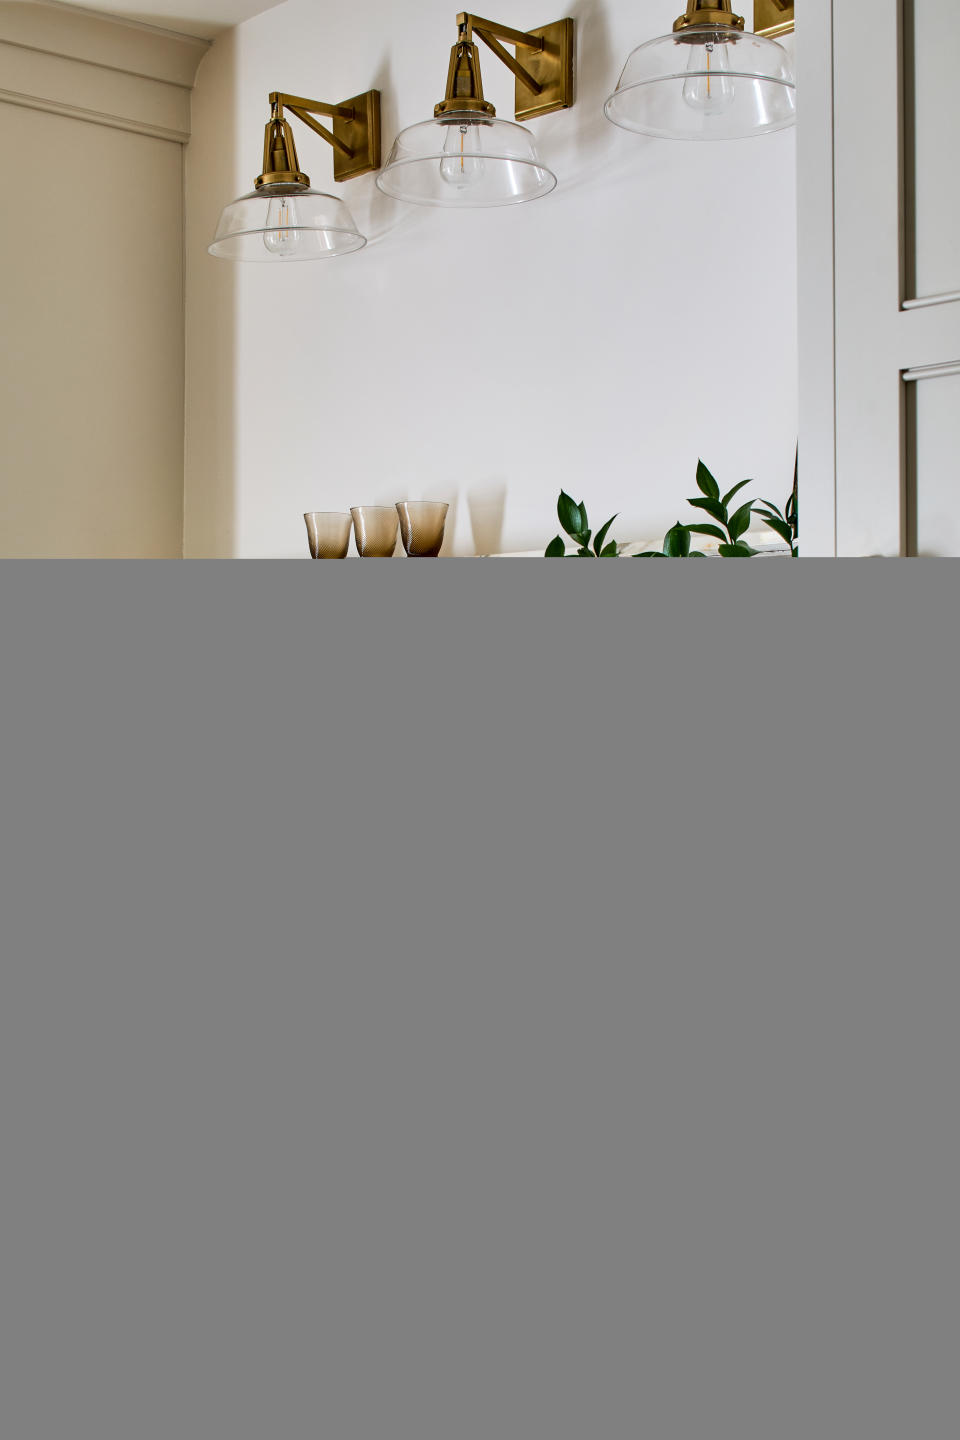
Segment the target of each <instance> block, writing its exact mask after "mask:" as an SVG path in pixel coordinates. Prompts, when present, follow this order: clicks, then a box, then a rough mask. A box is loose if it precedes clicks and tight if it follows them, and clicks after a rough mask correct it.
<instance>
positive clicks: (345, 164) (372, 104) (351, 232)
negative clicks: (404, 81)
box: [208, 90, 380, 260]
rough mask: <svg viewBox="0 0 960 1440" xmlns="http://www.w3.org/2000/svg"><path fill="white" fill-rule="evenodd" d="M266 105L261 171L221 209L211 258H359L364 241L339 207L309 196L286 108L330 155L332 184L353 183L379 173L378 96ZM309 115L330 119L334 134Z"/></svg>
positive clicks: (278, 99)
mask: <svg viewBox="0 0 960 1440" xmlns="http://www.w3.org/2000/svg"><path fill="white" fill-rule="evenodd" d="M269 99H270V119H269V120H268V121H267V125H266V130H265V134H264V140H263V171H262V173H261V174H260V175H258V176H257V178H256V180H255V181H254V188H253V190H252V191H251V192H250V193H249V194H248V195H241V196H240V198H239V200H234V201H232V202H231V203H230V204H229V205H227V206H226V208H225V209H224V211H223V214H222V215H221V216H220V223H219V225H218V226H217V233H216V235H215V236H214V239H213V244H212V245H210V246H209V247H208V248H209V251H210V254H211V255H215V256H217V257H218V258H219V259H224V260H324V259H330V258H333V257H335V256H337V255H349V254H350V253H351V251H354V250H362V248H363V247H364V245H366V243H367V241H366V237H365V236H364V235H361V233H360V231H359V230H358V229H357V224H356V221H355V220H354V218H353V216H352V215H351V213H350V211H349V209H348V208H347V206H346V205H345V204H344V203H343V201H342V200H338V199H337V198H336V197H335V196H334V195H325V194H323V193H322V192H321V191H319V190H311V188H310V176H309V175H304V174H303V172H302V171H301V169H300V162H299V160H298V159H297V147H296V144H295V142H294V138H293V130H292V129H291V126H290V122H289V120H287V118H286V116H285V115H284V108H286V109H287V110H289V111H290V114H291V115H295V116H296V117H297V119H298V120H300V121H302V123H303V124H304V125H308V126H309V127H310V129H311V130H313V131H314V133H315V134H317V135H319V136H320V137H321V138H322V139H324V140H326V142H327V143H328V145H331V146H332V147H333V178H334V180H352V179H353V178H354V177H355V176H357V175H366V174H367V172H368V171H370V170H377V169H379V166H380V92H379V90H368V91H367V93H366V94H365V95H356V96H354V98H353V99H352V100H344V101H343V103H342V104H340V105H328V104H326V103H325V102H324V101H322V100H307V99H304V98H303V97H302V96H300V95H284V94H281V93H280V92H279V91H276V90H275V91H274V92H273V93H272V94H271V95H270V97H269ZM315 115H324V116H328V117H329V118H330V119H331V120H332V128H331V129H329V130H328V129H327V127H326V126H325V125H321V123H320V121H319V120H315V119H314V116H315Z"/></svg>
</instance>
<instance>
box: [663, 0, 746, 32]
mask: <svg viewBox="0 0 960 1440" xmlns="http://www.w3.org/2000/svg"><path fill="white" fill-rule="evenodd" d="M694 26H701V27H706V28H708V29H709V28H710V27H714V28H716V29H721V30H722V29H727V30H743V29H745V28H746V27H745V23H744V19H743V16H742V15H735V14H734V12H733V0H688V3H687V10H686V14H685V15H681V16H679V17H678V19H677V21H676V23H675V24H674V27H673V28H674V31H675V32H680V31H683V30H689V29H691V28H693V27H694Z"/></svg>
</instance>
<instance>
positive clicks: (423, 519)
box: [397, 500, 450, 556]
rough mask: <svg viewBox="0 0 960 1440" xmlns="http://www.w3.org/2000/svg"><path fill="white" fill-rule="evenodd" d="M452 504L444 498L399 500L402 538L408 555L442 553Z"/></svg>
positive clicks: (398, 508) (398, 510)
mask: <svg viewBox="0 0 960 1440" xmlns="http://www.w3.org/2000/svg"><path fill="white" fill-rule="evenodd" d="M449 509H450V506H449V505H447V504H446V503H445V501H443V500H398V501H397V514H398V515H399V516H400V539H401V540H402V541H403V548H404V550H406V552H407V554H408V555H419V556H434V555H439V554H440V547H441V546H442V545H443V531H444V527H445V526H446V523H447V511H448V510H449Z"/></svg>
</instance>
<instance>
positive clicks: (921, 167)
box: [903, 0, 960, 300]
mask: <svg viewBox="0 0 960 1440" xmlns="http://www.w3.org/2000/svg"><path fill="white" fill-rule="evenodd" d="M903 5H904V30H903V37H904V56H903V59H904V100H905V105H904V130H905V134H904V162H905V163H904V180H905V189H906V194H905V196H904V201H905V207H904V208H905V211H906V219H907V229H906V238H907V265H906V291H907V294H906V295H905V297H904V298H905V299H908V300H909V299H914V298H917V297H921V296H923V297H925V296H932V295H943V294H949V293H952V292H955V291H958V290H960V246H958V244H957V235H958V234H960V185H958V184H957V149H958V146H960V83H958V57H960V5H958V4H957V0H903Z"/></svg>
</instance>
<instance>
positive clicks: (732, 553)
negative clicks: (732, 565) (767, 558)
mask: <svg viewBox="0 0 960 1440" xmlns="http://www.w3.org/2000/svg"><path fill="white" fill-rule="evenodd" d="M756 553H757V552H756V550H751V549H750V546H749V545H721V546H720V554H721V555H723V556H726V557H729V558H733V559H737V560H739V559H743V560H747V559H749V558H750V556H751V555H756Z"/></svg>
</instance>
